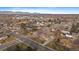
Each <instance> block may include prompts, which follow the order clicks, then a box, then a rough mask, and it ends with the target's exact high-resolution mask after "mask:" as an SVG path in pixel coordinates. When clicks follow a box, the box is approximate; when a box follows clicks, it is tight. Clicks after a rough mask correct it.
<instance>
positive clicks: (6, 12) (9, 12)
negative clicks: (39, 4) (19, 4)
mask: <svg viewBox="0 0 79 59" xmlns="http://www.w3.org/2000/svg"><path fill="white" fill-rule="evenodd" d="M0 14H40V13H36V12H34V13H30V12H20V11H17V12H13V11H0Z"/></svg>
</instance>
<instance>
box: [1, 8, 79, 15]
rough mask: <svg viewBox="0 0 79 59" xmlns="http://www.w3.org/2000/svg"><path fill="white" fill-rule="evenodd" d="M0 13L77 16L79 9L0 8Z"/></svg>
mask: <svg viewBox="0 0 79 59" xmlns="http://www.w3.org/2000/svg"><path fill="white" fill-rule="evenodd" d="M0 11H13V12H16V11H21V12H30V13H44V14H79V7H0Z"/></svg>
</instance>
